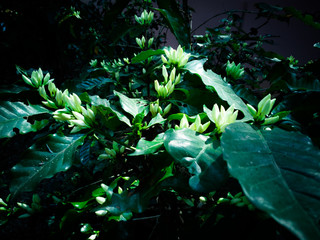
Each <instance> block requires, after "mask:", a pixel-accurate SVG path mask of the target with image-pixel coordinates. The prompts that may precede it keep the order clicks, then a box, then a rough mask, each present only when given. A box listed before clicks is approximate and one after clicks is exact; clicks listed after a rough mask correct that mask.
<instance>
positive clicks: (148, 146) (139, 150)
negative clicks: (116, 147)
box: [129, 133, 164, 156]
mask: <svg viewBox="0 0 320 240" xmlns="http://www.w3.org/2000/svg"><path fill="white" fill-rule="evenodd" d="M163 141H164V133H160V134H159V135H157V136H156V137H155V139H153V140H152V141H148V140H145V139H144V138H141V139H140V140H139V142H138V144H137V146H136V150H135V152H133V153H131V154H129V155H130V156H139V155H147V154H151V153H154V152H156V151H157V150H158V149H159V148H160V147H162V146H163Z"/></svg>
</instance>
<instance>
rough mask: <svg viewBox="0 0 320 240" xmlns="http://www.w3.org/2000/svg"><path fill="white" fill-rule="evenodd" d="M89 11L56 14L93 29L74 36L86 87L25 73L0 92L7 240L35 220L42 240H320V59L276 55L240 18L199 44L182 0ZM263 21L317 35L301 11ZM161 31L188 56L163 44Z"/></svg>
mask: <svg viewBox="0 0 320 240" xmlns="http://www.w3.org/2000/svg"><path fill="white" fill-rule="evenodd" d="M94 3H96V4H97V6H103V8H102V9H104V11H101V12H99V11H98V9H96V7H95V6H94ZM154 4H156V3H154ZM86 6H87V7H88V9H85V7H86ZM86 6H85V5H82V4H80V3H79V5H77V7H79V8H77V7H72V8H69V9H65V11H64V12H60V13H59V14H58V15H57V21H58V24H59V25H63V24H67V22H68V21H71V20H72V19H73V20H74V21H78V20H82V21H84V19H86V21H85V24H84V25H83V26H79V25H81V24H77V23H76V22H73V23H72V24H71V23H70V25H69V27H70V28H71V29H72V31H76V30H75V29H77V28H79V29H78V32H77V33H76V32H74V34H75V35H77V34H79V36H81V41H79V42H77V44H79V45H78V47H79V52H78V54H79V55H78V56H79V59H80V58H81V59H82V60H83V64H85V66H86V67H84V68H83V70H82V71H81V74H80V77H79V76H73V78H72V79H69V80H66V81H61V82H60V83H59V82H57V81H56V80H54V79H51V76H52V75H53V74H49V73H48V72H45V71H43V70H42V69H41V68H39V69H38V70H35V69H30V70H27V71H26V70H23V69H22V68H21V67H17V72H18V73H19V81H18V83H15V85H13V86H12V88H10V87H8V88H5V89H3V90H1V91H0V97H1V99H2V100H3V101H2V102H1V105H0V110H1V111H0V112H1V113H0V137H1V151H2V152H4V158H3V160H2V162H3V163H2V166H1V167H2V172H1V185H0V186H1V189H2V191H1V192H2V193H1V195H0V197H1V198H0V225H1V228H2V229H3V232H4V234H7V235H4V236H7V237H15V235H13V234H12V233H10V231H9V230H8V229H9V228H10V227H12V226H13V225H12V224H14V223H16V222H17V223H19V220H21V219H30V222H31V221H39V222H40V221H41V222H42V225H41V227H43V228H44V229H45V235H43V236H42V235H41V236H38V237H40V238H41V237H43V238H44V236H45V238H46V239H53V238H56V237H62V238H64V239H104V238H106V237H109V238H110V237H113V238H116V239H123V238H126V237H128V236H131V235H132V234H133V236H134V237H136V236H139V237H140V238H142V239H144V238H153V237H154V236H155V234H158V235H159V237H160V238H170V237H171V238H181V239H189V238H194V237H199V236H200V237H201V236H208V235H207V234H210V235H212V236H217V237H218V238H219V237H222V236H224V237H225V236H237V235H239V234H241V232H244V233H243V234H244V235H243V237H244V238H247V239H261V237H262V238H263V236H262V235H261V234H262V232H263V233H266V238H268V239H278V237H279V236H277V235H279V234H280V235H281V237H282V238H283V239H290V238H292V237H294V236H295V237H297V238H299V239H319V237H320V230H319V220H320V212H319V209H320V206H319V198H320V196H319V191H318V189H319V187H320V186H319V185H320V179H319V172H320V162H319V159H320V150H319V146H320V138H319V137H320V134H319V121H320V118H319V114H320V111H319V107H318V102H319V73H318V72H317V68H316V63H317V62H319V60H314V61H310V62H308V63H307V64H305V65H299V64H298V61H297V60H296V59H294V57H292V56H291V57H289V58H285V57H283V56H280V55H278V54H276V53H273V52H267V51H265V50H264V48H263V44H264V43H265V42H268V41H269V40H268V36H262V35H258V31H253V30H252V29H251V32H249V33H246V32H245V31H244V30H243V29H241V25H240V24H239V23H240V21H241V17H240V16H239V15H237V13H236V12H233V11H231V12H228V13H227V14H226V18H225V19H223V20H222V24H221V25H219V26H216V27H214V28H212V29H208V31H207V33H206V34H205V35H203V36H194V37H193V38H191V37H190V36H191V32H190V26H189V22H188V13H187V12H186V11H187V10H188V9H189V8H188V6H186V5H183V6H180V5H179V4H178V3H177V2H176V1H173V0H172V1H171V0H165V1H158V2H157V7H154V5H153V3H152V2H151V1H148V0H144V1H138V0H137V1H116V3H114V4H112V1H93V2H90V3H89V4H88V5H86ZM78 9H79V10H78ZM257 9H258V11H257V16H258V17H263V18H266V19H267V21H269V19H277V20H279V21H288V18H289V16H288V15H287V14H288V13H291V14H292V15H290V16H294V17H297V18H299V19H301V20H302V21H303V22H305V23H306V24H308V25H311V26H314V27H315V28H317V27H318V23H317V22H315V21H314V19H313V18H312V17H310V15H303V14H302V13H301V12H299V11H298V10H296V9H293V8H280V7H276V6H271V5H267V4H258V5H257ZM94 13H96V14H97V18H93V17H92V16H93V15H94ZM113 19H115V20H114V22H115V23H114V25H112V26H110V27H109V28H105V29H103V26H106V24H108V23H110V22H111V20H113ZM97 23H101V24H102V25H101V26H100V25H99V24H97ZM160 26H161V27H162V28H167V29H171V31H172V32H173V34H174V35H175V36H176V38H177V40H178V42H179V43H180V45H179V46H178V47H177V49H174V48H172V47H166V46H163V45H161V44H162V40H161V39H162V35H161V33H159V32H158V33H157V34H158V35H157V34H156V33H155V32H154V30H155V29H157V27H160ZM100 27H101V29H100ZM116 28H117V29H116ZM90 29H91V30H90ZM89 30H90V31H91V32H94V33H95V34H94V35H95V36H96V38H95V40H94V45H88V46H89V49H88V48H85V47H84V46H85V44H86V43H88V42H87V41H89V40H90V37H89V36H88V35H87V34H88V31H89ZM116 30H118V32H117V33H116ZM256 30H257V29H256ZM71 34H72V33H71ZM90 36H92V35H90ZM74 41H75V40H74ZM90 41H91V40H90ZM90 41H89V42H90ZM106 42H109V43H110V44H107V45H106V44H105V43H106ZM70 44H72V43H71V42H70ZM117 44H118V46H117V47H116V46H115V45H117ZM120 45H121V47H120V48H118V47H119V46H120ZM122 45H123V46H122ZM315 50H317V49H315ZM88 51H89V52H90V51H93V52H94V51H96V52H98V54H96V55H92V54H89V53H88ZM80 56H81V57H80ZM93 56H94V57H93ZM82 60H81V61H80V63H82ZM80 63H79V64H80ZM23 67H24V66H23ZM63 80H65V79H63ZM266 81H267V85H268V87H267V88H265V89H263V88H262V83H264V84H265V83H266ZM4 99H6V100H4ZM5 150H7V152H5ZM168 216H169V217H168ZM21 221H22V220H21ZM26 221H27V220H26ZM154 221H156V222H154ZM138 222H143V224H142V225H143V226H144V227H141V226H142V225H139V224H138ZM168 223H172V226H170V224H168ZM246 223H250V226H251V224H257V225H255V226H263V227H262V228H261V227H258V228H257V229H259V231H257V232H255V231H254V230H252V229H251V230H250V229H248V228H247V227H246ZM43 225H44V226H43ZM247 225H248V224H247ZM145 226H146V227H145ZM136 228H142V229H144V231H142V232H140V233H137V232H136V233H135V230H136ZM166 228H168V229H169V230H168V231H163V230H164V229H166ZM241 228H243V229H241ZM253 228H254V227H253ZM232 229H234V230H235V231H233V230H232ZM139 230H140V229H139ZM242 230H245V231H242ZM250 231H251V232H250ZM8 232H9V233H8ZM134 233H135V234H134ZM229 234H231V235H229ZM232 234H234V235H232Z"/></svg>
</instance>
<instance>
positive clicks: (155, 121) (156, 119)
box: [147, 113, 166, 128]
mask: <svg viewBox="0 0 320 240" xmlns="http://www.w3.org/2000/svg"><path fill="white" fill-rule="evenodd" d="M165 121H166V119H164V118H163V117H162V116H161V115H160V113H158V114H157V115H156V116H155V117H154V118H152V119H151V121H150V122H149V124H148V126H147V127H148V128H149V127H151V126H153V125H155V124H163V123H164V122H165Z"/></svg>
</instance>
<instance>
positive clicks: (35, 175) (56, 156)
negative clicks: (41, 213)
mask: <svg viewBox="0 0 320 240" xmlns="http://www.w3.org/2000/svg"><path fill="white" fill-rule="evenodd" d="M83 139H84V137H83V135H74V136H70V137H67V136H59V135H57V134H53V135H49V136H47V137H45V138H43V139H40V140H38V141H37V142H36V143H35V144H34V145H32V146H31V147H30V148H29V149H28V150H27V151H26V153H25V154H24V155H23V157H22V161H21V162H20V163H18V164H17V165H15V166H14V167H13V168H12V169H11V171H12V177H13V179H12V181H11V185H10V191H11V193H12V195H13V196H15V195H17V194H19V193H21V192H24V191H32V190H34V189H35V187H36V186H37V185H38V184H39V183H40V181H41V180H43V179H45V178H50V177H52V176H53V175H54V174H56V173H58V172H60V171H66V170H67V169H68V168H70V166H71V165H72V163H73V159H74V154H75V151H76V149H77V147H78V146H79V145H81V144H83Z"/></svg>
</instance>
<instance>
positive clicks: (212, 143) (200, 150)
mask: <svg viewBox="0 0 320 240" xmlns="http://www.w3.org/2000/svg"><path fill="white" fill-rule="evenodd" d="M164 146H165V148H166V150H167V151H168V153H169V154H170V155H171V156H172V157H173V158H174V159H175V161H176V162H178V163H180V164H181V165H183V166H184V167H186V168H188V170H189V172H190V173H191V175H192V177H191V178H190V179H189V185H190V187H191V188H192V189H193V190H195V191H199V192H210V191H213V190H216V189H217V188H218V187H219V186H220V185H221V184H222V183H223V181H224V180H225V179H226V178H227V176H228V172H227V166H226V164H225V162H224V161H223V158H222V151H221V147H220V143H219V141H218V140H216V139H211V138H210V137H207V136H204V135H202V134H198V133H196V132H195V131H192V130H191V129H188V128H185V129H181V130H173V129H170V130H168V131H166V132H165V136H164Z"/></svg>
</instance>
